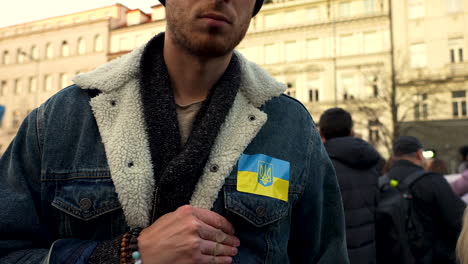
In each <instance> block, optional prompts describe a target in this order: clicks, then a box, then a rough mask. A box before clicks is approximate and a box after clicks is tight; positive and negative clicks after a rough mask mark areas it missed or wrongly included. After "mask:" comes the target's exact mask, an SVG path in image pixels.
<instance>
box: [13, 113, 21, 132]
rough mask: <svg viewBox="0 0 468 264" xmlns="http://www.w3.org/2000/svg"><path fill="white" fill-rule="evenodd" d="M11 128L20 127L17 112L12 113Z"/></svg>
mask: <svg viewBox="0 0 468 264" xmlns="http://www.w3.org/2000/svg"><path fill="white" fill-rule="evenodd" d="M12 125H13V128H18V127H19V125H20V112H19V111H18V110H15V111H13V122H12Z"/></svg>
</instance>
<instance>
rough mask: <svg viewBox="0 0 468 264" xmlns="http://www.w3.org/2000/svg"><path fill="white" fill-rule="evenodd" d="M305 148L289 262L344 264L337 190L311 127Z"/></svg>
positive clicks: (346, 256)
mask: <svg viewBox="0 0 468 264" xmlns="http://www.w3.org/2000/svg"><path fill="white" fill-rule="evenodd" d="M307 151H308V160H307V162H308V164H307V167H306V169H305V170H304V171H303V179H304V183H303V184H304V192H303V194H302V196H301V197H300V198H299V201H298V203H297V204H295V205H294V209H293V212H292V221H293V223H292V227H291V238H290V243H289V245H288V254H289V257H290V260H291V263H317V264H328V263H336V264H348V263H349V260H348V254H347V249H346V239H345V224H344V211H343V205H342V201H341V194H340V189H339V186H338V181H337V178H336V175H335V170H334V168H333V165H332V163H331V161H330V159H329V158H328V155H327V153H326V150H325V148H324V146H323V144H322V142H321V139H320V136H319V134H318V131H317V129H316V128H315V127H314V128H313V132H312V136H311V138H310V140H309V146H308V150H307Z"/></svg>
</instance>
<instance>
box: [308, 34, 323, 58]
mask: <svg viewBox="0 0 468 264" xmlns="http://www.w3.org/2000/svg"><path fill="white" fill-rule="evenodd" d="M306 45H307V58H308V59H317V58H320V54H322V52H323V51H322V50H321V49H320V39H318V38H314V39H308V40H307V41H306Z"/></svg>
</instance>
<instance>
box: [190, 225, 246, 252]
mask: <svg viewBox="0 0 468 264" xmlns="http://www.w3.org/2000/svg"><path fill="white" fill-rule="evenodd" d="M198 235H199V236H200V237H201V238H202V239H205V240H210V241H213V242H218V243H220V244H224V245H227V246H232V247H238V246H239V245H240V240H239V239H238V238H237V237H235V236H232V235H228V234H226V233H224V232H223V231H222V230H220V229H216V228H214V227H212V226H210V225H207V224H205V223H202V228H200V230H199V233H198Z"/></svg>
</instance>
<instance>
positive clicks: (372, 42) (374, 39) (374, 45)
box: [363, 31, 382, 53]
mask: <svg viewBox="0 0 468 264" xmlns="http://www.w3.org/2000/svg"><path fill="white" fill-rule="evenodd" d="M363 44H364V49H363V50H364V53H373V52H378V51H381V50H382V45H381V44H382V43H381V42H380V41H379V37H378V34H377V31H370V32H364V43H363Z"/></svg>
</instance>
